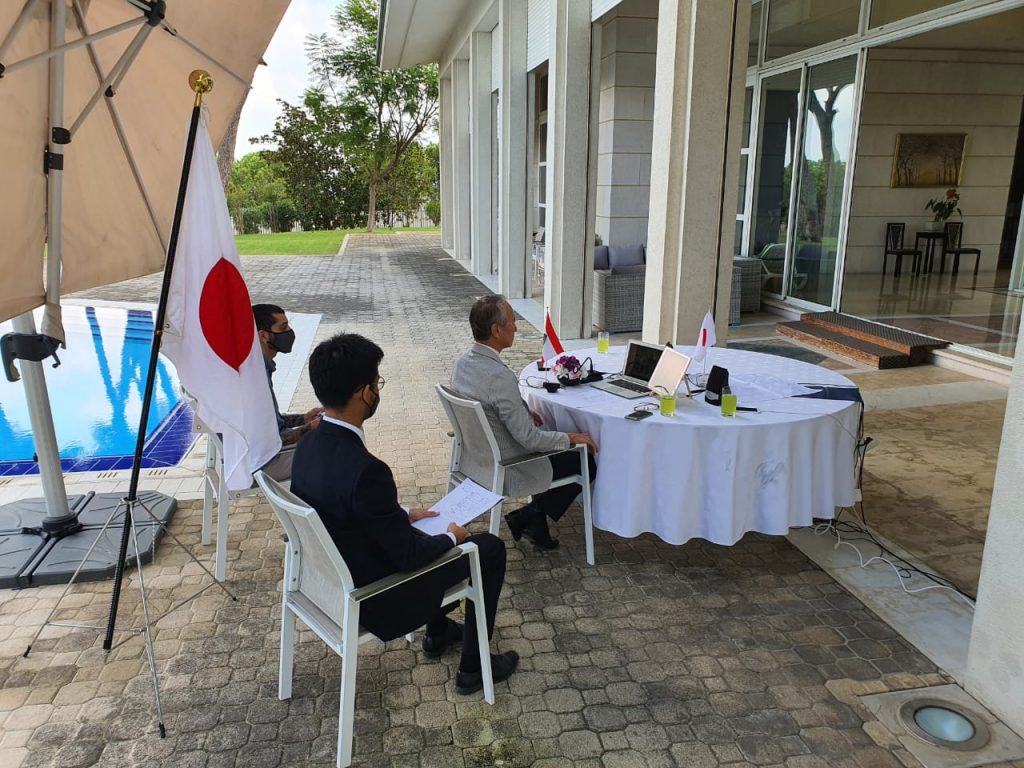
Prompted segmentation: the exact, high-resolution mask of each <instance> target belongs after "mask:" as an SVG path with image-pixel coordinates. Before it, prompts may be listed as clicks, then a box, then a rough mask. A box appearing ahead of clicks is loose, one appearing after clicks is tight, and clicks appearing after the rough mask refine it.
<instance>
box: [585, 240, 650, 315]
mask: <svg viewBox="0 0 1024 768" xmlns="http://www.w3.org/2000/svg"><path fill="white" fill-rule="evenodd" d="M644 260H645V253H644V246H643V245H642V244H640V243H638V244H636V245H631V246H615V245H613V246H607V245H599V246H596V247H595V248H594V302H593V321H594V325H596V326H597V327H598V328H600V329H601V330H604V331H608V332H610V333H625V332H627V331H639V330H640V329H641V328H642V327H643V322H644V276H645V273H646V271H647V265H646V264H645V263H644Z"/></svg>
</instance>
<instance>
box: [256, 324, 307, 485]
mask: <svg viewBox="0 0 1024 768" xmlns="http://www.w3.org/2000/svg"><path fill="white" fill-rule="evenodd" d="M252 314H253V318H254V319H255V320H256V331H257V332H258V333H259V337H260V349H261V350H262V351H263V363H264V365H266V368H267V384H268V385H269V386H270V395H271V397H272V398H273V399H274V412H275V413H276V414H277V429H278V431H279V432H280V433H281V445H282V449H281V452H280V453H279V454H277V456H275V457H274V458H273V459H271V460H270V461H269V462H267V464H265V465H264V466H263V467H261V469H262V470H263V471H264V472H266V473H267V474H268V475H270V476H271V477H272V478H274V479H275V480H287V479H288V478H290V477H291V474H292V457H293V455H294V450H295V443H297V442H298V441H299V438H300V437H302V436H303V435H304V434H306V433H307V432H309V431H310V430H312V429H316V425H317V424H318V423H319V420H320V414H321V413H322V412H323V409H322V408H313V409H311V410H309V411H307V412H306V413H281V408H280V406H278V404H277V395H276V394H275V393H274V379H273V376H274V371H275V370H277V363H275V362H274V358H275V357H277V354H278V353H279V352H280V353H281V354H285V355H287V354H288V353H289V352H291V351H292V346H293V345H294V344H295V331H293V330H292V329H291V327H290V326H289V325H288V316H287V315H285V313H284V310H283V309H281V307H279V306H277V305H275V304H254V305H253V307H252Z"/></svg>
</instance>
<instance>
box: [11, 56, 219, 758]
mask: <svg viewBox="0 0 1024 768" xmlns="http://www.w3.org/2000/svg"><path fill="white" fill-rule="evenodd" d="M189 85H190V86H191V87H192V90H193V91H195V94H196V97H195V103H194V105H193V108H192V119H191V122H190V123H189V131H188V139H187V141H186V144H185V159H184V163H183V165H182V170H181V180H180V182H179V185H178V199H177V203H176V205H175V208H174V221H173V223H172V225H171V236H170V240H169V241H168V246H167V260H166V262H165V265H164V276H163V283H162V285H161V288H160V302H159V304H158V306H157V312H156V319H155V322H154V329H153V344H152V347H151V349H150V356H149V367H148V370H147V374H146V389H145V394H144V395H143V398H142V413H141V414H140V417H139V433H138V436H137V438H136V444H135V456H134V461H133V462H132V474H131V479H130V481H129V485H128V495H127V496H125V497H124V498H123V499H121V501H120V503H119V504H118V505H117V506H116V507H115V508H114V510H113V511H112V512H111V513H110V515H109V516H108V517H107V520H106V522H105V523H104V524H103V528H102V530H101V534H100V535H98V536H97V537H96V539H95V540H94V541H93V543H92V546H90V547H89V550H88V552H87V553H86V555H85V557H84V558H83V559H82V562H81V563H80V564H79V566H78V568H77V569H76V570H75V573H74V575H73V576H72V577H71V580H70V581H69V582H68V585H67V586H66V587H65V588H64V592H63V593H62V594H61V596H60V598H58V600H57V602H56V604H55V605H54V607H53V608H52V609H51V611H50V614H49V616H47V618H46V621H44V622H43V624H41V625H40V627H39V629H37V630H36V633H35V635H34V636H33V638H32V641H31V642H30V643H29V645H28V647H27V648H26V649H25V653H24V654H23V656H24V657H27V656H28V655H29V653H30V652H31V650H32V645H33V644H35V642H36V640H37V639H38V638H39V635H40V633H41V632H42V631H43V629H44V628H45V627H46V626H55V627H72V628H81V629H96V630H100V629H104V627H100V626H95V625H89V624H74V623H69V622H51V619H52V618H53V616H54V614H55V613H56V612H57V610H58V608H59V606H60V602H61V600H63V599H64V597H65V596H66V595H67V593H68V590H70V589H71V586H72V585H73V584H74V583H75V579H76V578H77V576H78V574H79V572H80V571H81V570H82V567H83V566H84V565H85V563H86V561H88V560H89V558H90V556H91V555H92V552H93V550H94V549H95V548H96V546H97V544H98V543H99V542H100V541H102V540H103V539H104V536H103V534H105V533H106V531H107V529H108V528H109V527H110V525H111V524H112V523H113V522H114V520H115V519H116V518H117V516H118V515H119V514H120V515H122V517H123V521H122V525H121V542H120V547H119V551H118V558H117V563H116V566H115V571H114V585H113V589H112V590H111V600H110V612H109V615H108V617H107V625H106V627H105V635H104V638H103V651H104V654H109V653H110V651H111V650H112V648H113V647H115V646H114V645H113V637H114V631H115V625H116V622H117V610H118V606H119V604H120V598H121V586H122V583H123V581H124V572H125V567H126V566H127V564H128V545H129V543H131V544H133V547H132V549H133V554H134V560H135V566H136V568H137V569H138V582H139V595H140V597H141V602H142V620H143V621H142V624H143V625H142V627H140V628H135V629H128V630H121V631H125V632H128V633H129V637H128V638H125V639H124V640H122V641H121V642H120V643H118V645H121V643H123V642H126V641H127V640H128V639H131V637H136V636H138V635H142V636H143V638H144V641H145V645H146V657H147V660H148V662H149V674H150V678H151V680H152V682H153V696H154V702H155V705H156V715H157V727H158V730H159V732H160V737H161V738H164V737H165V736H166V733H167V732H166V728H165V727H164V722H163V708H162V706H161V703H160V681H159V677H158V675H157V670H156V657H155V656H154V653H153V633H152V625H153V624H155V623H156V622H157V621H159V620H160V619H161V618H163V616H166V615H167V613H170V612H171V611H174V610H177V609H178V608H180V607H182V606H183V605H185V604H187V603H188V602H190V601H191V600H194V599H195V598H196V597H198V596H199V595H201V594H202V593H203V592H205V591H206V590H207V589H209V588H210V587H211V586H213V585H214V584H216V585H217V586H218V587H220V589H221V591H223V592H224V594H226V595H227V596H228V597H230V598H231V599H232V600H237V598H236V597H235V596H234V595H233V594H232V593H231V592H230V590H228V588H227V587H226V586H224V584H223V583H221V582H220V581H218V580H217V579H216V577H215V576H214V574H213V573H211V572H210V570H209V569H208V568H207V567H206V566H205V565H203V563H202V562H200V561H199V559H198V558H196V556H195V555H194V554H193V553H192V551H191V550H190V549H189V548H188V546H186V545H185V543H184V542H182V541H181V540H180V539H179V538H178V537H177V536H175V535H174V534H172V533H171V532H170V531H169V530H168V529H167V526H166V524H165V523H164V521H163V520H161V519H160V517H159V516H158V515H156V514H155V513H154V512H153V510H152V509H151V508H150V506H148V505H147V504H146V503H145V502H144V501H142V500H141V499H140V498H139V494H138V489H139V474H140V472H141V469H142V451H143V448H144V446H145V440H146V425H147V423H148V421H149V410H150V405H151V402H152V399H153V389H154V385H155V381H156V368H157V362H158V360H159V355H160V342H161V338H162V335H163V328H164V321H165V319H166V316H167V299H168V288H169V286H170V282H171V274H172V272H173V269H174V257H175V252H176V250H177V245H178V235H179V233H180V230H181V219H182V212H183V210H184V206H185V194H186V192H187V190H188V179H189V170H190V169H191V167H192V154H193V151H194V149H195V143H196V131H197V127H198V125H199V117H200V110H201V108H202V100H203V94H204V93H207V92H208V91H210V89H212V87H213V81H212V79H211V78H210V75H209V73H207V72H204V71H202V70H195V71H194V72H192V73H191V74H190V75H189ZM139 510H141V511H142V512H144V513H145V514H146V516H147V517H148V518H149V519H148V520H147V519H146V518H142V519H141V520H136V516H137V512H138V511H139ZM143 522H145V523H146V525H148V526H152V525H154V524H155V525H156V526H158V527H159V528H160V529H161V530H162V531H163V532H164V533H165V534H166V535H168V536H170V537H171V538H172V539H173V540H174V542H175V543H176V544H178V546H180V547H181V548H182V549H183V550H185V552H186V553H187V554H188V556H189V557H190V558H191V559H192V562H194V563H196V564H197V565H198V566H199V567H200V568H202V569H203V571H204V572H205V573H206V575H207V576H209V577H210V579H211V580H212V583H210V584H207V585H206V586H205V587H202V588H201V589H199V590H198V591H196V592H195V593H194V594H193V595H191V596H189V597H187V598H185V599H184V600H182V601H181V602H179V603H177V604H176V605H173V606H172V607H171V608H169V609H168V611H167V612H166V613H164V614H163V615H161V616H159V617H157V618H156V619H155V620H151V617H150V614H149V602H148V600H147V596H146V583H145V578H144V576H143V568H142V559H141V558H142V555H143V549H144V548H141V547H140V546H139V527H140V524H141V523H143ZM151 546H152V547H153V548H154V549H155V546H156V537H155V536H154V537H152V539H151ZM150 554H151V556H152V554H154V553H152V552H151V553H150Z"/></svg>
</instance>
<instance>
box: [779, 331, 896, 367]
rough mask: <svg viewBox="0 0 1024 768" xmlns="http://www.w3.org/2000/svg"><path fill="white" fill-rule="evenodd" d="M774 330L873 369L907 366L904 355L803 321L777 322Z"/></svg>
mask: <svg viewBox="0 0 1024 768" xmlns="http://www.w3.org/2000/svg"><path fill="white" fill-rule="evenodd" d="M775 331H776V332H777V333H781V334H782V335H783V336H789V337H790V338H792V339H797V340H798V341H802V342H803V343H805V344H809V345H810V346H812V347H818V348H819V349H824V350H827V351H829V352H834V353H835V354H837V355H842V356H843V357H849V358H851V359H852V360H857V361H858V362H861V363H864V364H865V365H870V366H874V367H875V368H879V369H883V368H906V367H907V366H908V365H910V357H909V356H908V355H904V354H902V353H900V352H897V351H895V350H893V349H889V348H888V347H883V346H881V345H879V344H872V343H871V342H870V341H863V340H861V339H857V338H854V337H852V336H846V335H844V334H842V333H837V332H836V331H832V330H829V329H828V328H825V327H824V326H821V325H815V324H814V323H807V322H804V321H803V320H797V321H795V322H791V323H779V324H777V325H776V326H775Z"/></svg>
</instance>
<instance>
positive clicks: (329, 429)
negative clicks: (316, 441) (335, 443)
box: [316, 420, 366, 449]
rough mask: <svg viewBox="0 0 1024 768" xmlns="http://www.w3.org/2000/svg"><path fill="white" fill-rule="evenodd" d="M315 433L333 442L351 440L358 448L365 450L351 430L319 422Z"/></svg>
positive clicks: (362, 443) (357, 436) (361, 442)
mask: <svg viewBox="0 0 1024 768" xmlns="http://www.w3.org/2000/svg"><path fill="white" fill-rule="evenodd" d="M316 431H317V432H320V433H322V434H324V435H326V436H327V437H330V438H331V439H333V440H351V441H352V442H354V443H356V444H357V445H359V447H361V448H363V449H366V444H365V443H364V442H363V441H362V440H360V439H359V435H357V434H356V433H355V432H353V431H352V430H351V429H348V428H346V427H343V426H341V425H339V424H332V423H331V422H329V421H325V420H321V421H320V423H319V424H318V425H317V428H316Z"/></svg>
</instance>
